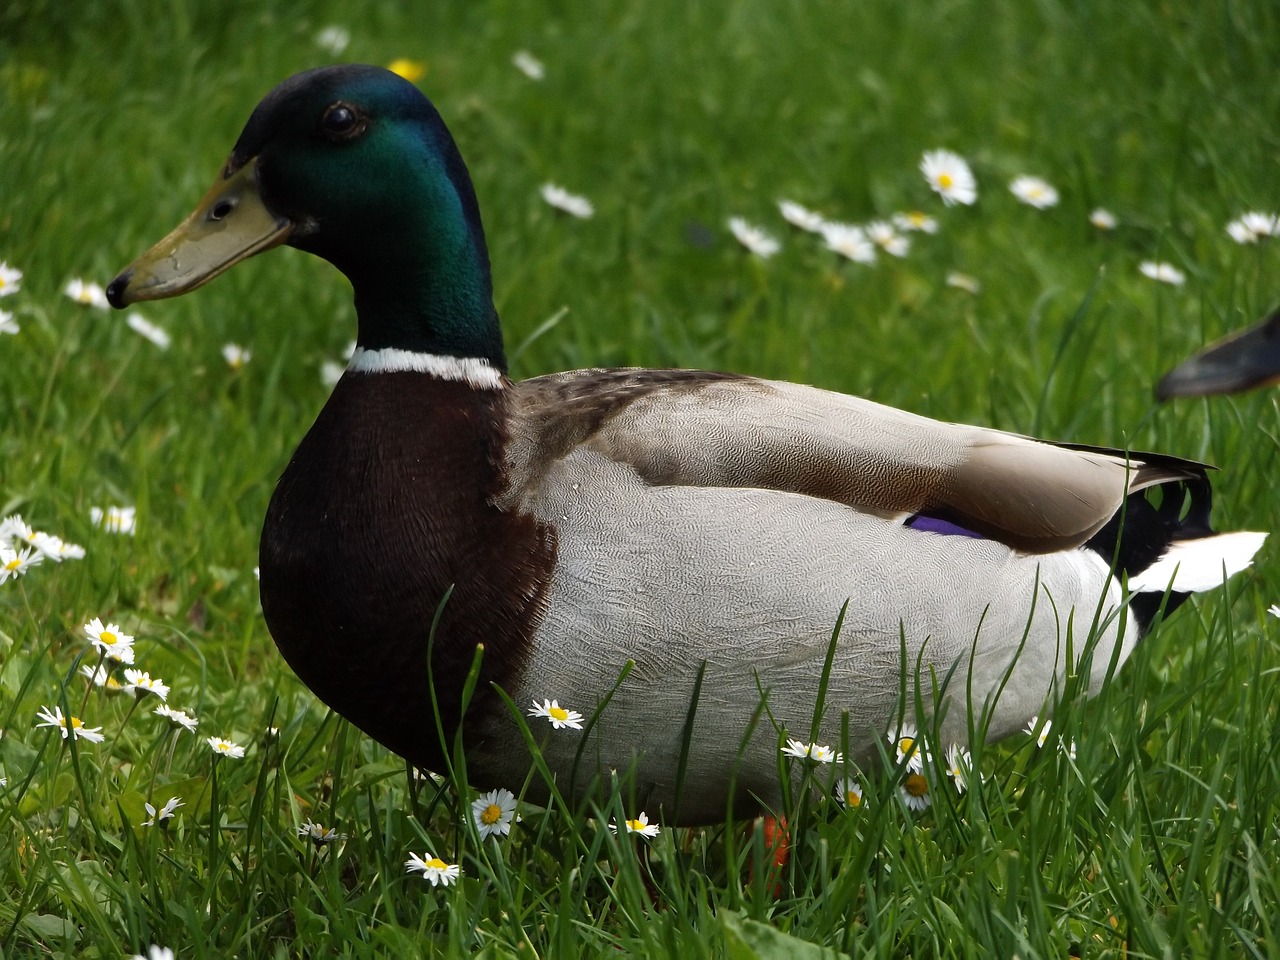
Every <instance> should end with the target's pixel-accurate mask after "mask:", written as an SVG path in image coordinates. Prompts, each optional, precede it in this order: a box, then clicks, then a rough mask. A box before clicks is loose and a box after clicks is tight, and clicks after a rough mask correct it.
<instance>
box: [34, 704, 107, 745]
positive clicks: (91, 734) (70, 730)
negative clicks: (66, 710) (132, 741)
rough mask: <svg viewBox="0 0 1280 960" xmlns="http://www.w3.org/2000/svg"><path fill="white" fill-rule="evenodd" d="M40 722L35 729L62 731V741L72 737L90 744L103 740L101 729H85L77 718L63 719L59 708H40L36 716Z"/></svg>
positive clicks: (82, 722) (81, 721)
mask: <svg viewBox="0 0 1280 960" xmlns="http://www.w3.org/2000/svg"><path fill="white" fill-rule="evenodd" d="M36 715H37V716H38V717H40V720H41V722H40V723H37V724H36V726H37V727H56V728H58V729H59V730H61V731H62V739H63V740H66V739H67V737H70V736H74V737H75V738H76V739H77V740H88V741H89V742H90V743H101V742H102V741H103V740H104V739H105V738H104V737H103V735H102V728H101V727H86V726H85V725H84V721H83V720H81V719H80V718H79V717H64V716H63V715H62V708H61V707H54V708H53V709H52V711H51V710H50V709H49V708H48V707H41V708H40V710H39V712H38V713H37V714H36Z"/></svg>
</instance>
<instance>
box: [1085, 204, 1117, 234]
mask: <svg viewBox="0 0 1280 960" xmlns="http://www.w3.org/2000/svg"><path fill="white" fill-rule="evenodd" d="M1089 222H1090V223H1092V224H1093V225H1094V226H1095V227H1097V228H1098V229H1099V230H1114V229H1115V228H1116V215H1115V214H1114V213H1112V212H1111V211H1110V210H1108V209H1106V208H1105V207H1098V208H1097V209H1096V210H1094V211H1093V212H1092V213H1090V214H1089Z"/></svg>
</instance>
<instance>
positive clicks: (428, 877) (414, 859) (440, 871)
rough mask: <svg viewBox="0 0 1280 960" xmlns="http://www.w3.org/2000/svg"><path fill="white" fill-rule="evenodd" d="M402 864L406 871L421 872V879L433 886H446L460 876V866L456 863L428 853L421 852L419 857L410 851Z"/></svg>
mask: <svg viewBox="0 0 1280 960" xmlns="http://www.w3.org/2000/svg"><path fill="white" fill-rule="evenodd" d="M404 866H405V871H406V872H407V873H420V874H422V879H423V880H425V881H427V882H428V883H429V884H431V885H432V886H433V887H447V886H449V884H451V883H453V881H455V880H457V879H458V877H460V876H462V868H461V867H460V866H458V865H457V864H456V863H445V862H444V861H443V860H441V859H440V858H439V857H436V856H432V855H431V854H430V853H427V854H423V855H422V856H421V857H420V856H418V855H417V854H416V853H410V854H409V859H408V860H406V861H405V862H404Z"/></svg>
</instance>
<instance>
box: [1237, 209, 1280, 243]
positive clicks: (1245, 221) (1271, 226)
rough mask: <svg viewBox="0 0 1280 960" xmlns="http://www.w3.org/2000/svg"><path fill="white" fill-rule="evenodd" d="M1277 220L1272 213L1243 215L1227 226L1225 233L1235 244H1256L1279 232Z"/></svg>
mask: <svg viewBox="0 0 1280 960" xmlns="http://www.w3.org/2000/svg"><path fill="white" fill-rule="evenodd" d="M1277 220H1278V218H1277V215H1276V214H1274V213H1258V212H1256V211H1255V212H1250V213H1243V214H1241V215H1240V216H1239V217H1237V218H1236V219H1234V220H1232V221H1231V222H1230V223H1228V224H1227V233H1228V234H1229V235H1230V236H1231V239H1232V240H1234V241H1235V242H1236V243H1257V242H1258V241H1259V240H1261V239H1263V238H1264V237H1274V236H1275V235H1276V234H1277V232H1280V224H1278V223H1277Z"/></svg>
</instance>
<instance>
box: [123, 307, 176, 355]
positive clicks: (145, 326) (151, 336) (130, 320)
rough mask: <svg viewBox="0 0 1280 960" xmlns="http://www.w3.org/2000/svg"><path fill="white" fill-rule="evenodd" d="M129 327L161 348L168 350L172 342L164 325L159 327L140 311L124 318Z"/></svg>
mask: <svg viewBox="0 0 1280 960" xmlns="http://www.w3.org/2000/svg"><path fill="white" fill-rule="evenodd" d="M124 322H125V324H126V325H128V327H129V329H130V330H132V331H133V332H134V333H136V334H138V335H139V336H141V337H145V338H146V339H148V340H150V341H151V342H152V343H154V344H155V345H156V346H157V347H159V348H160V349H161V350H168V349H169V344H170V343H171V342H172V340H171V338H170V336H169V334H168V333H167V332H165V330H164V328H163V327H158V326H156V325H155V324H154V323H152V322H151V321H150V320H148V319H147V318H146V317H144V316H143V315H142V314H140V313H131V314H129V315H128V316H127V317H125V318H124Z"/></svg>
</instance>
